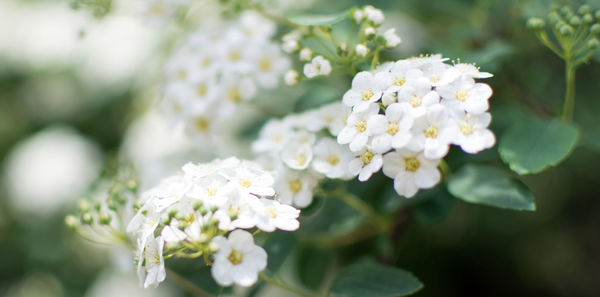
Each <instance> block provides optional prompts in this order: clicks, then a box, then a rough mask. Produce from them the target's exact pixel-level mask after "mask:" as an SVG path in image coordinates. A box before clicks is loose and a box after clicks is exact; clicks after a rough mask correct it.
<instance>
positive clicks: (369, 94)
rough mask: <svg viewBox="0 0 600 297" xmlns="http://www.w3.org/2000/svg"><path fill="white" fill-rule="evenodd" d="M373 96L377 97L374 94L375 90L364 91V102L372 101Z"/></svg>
mask: <svg viewBox="0 0 600 297" xmlns="http://www.w3.org/2000/svg"><path fill="white" fill-rule="evenodd" d="M373 95H375V93H373V90H371V89H368V90H364V91H363V92H362V100H363V101H369V100H371V97H373Z"/></svg>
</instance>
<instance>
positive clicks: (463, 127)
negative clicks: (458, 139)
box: [459, 123, 473, 135]
mask: <svg viewBox="0 0 600 297" xmlns="http://www.w3.org/2000/svg"><path fill="white" fill-rule="evenodd" d="M459 128H460V132H462V134H464V135H471V134H473V125H471V124H469V123H462V124H460V127H459Z"/></svg>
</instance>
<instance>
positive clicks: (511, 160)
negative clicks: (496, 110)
mask: <svg viewBox="0 0 600 297" xmlns="http://www.w3.org/2000/svg"><path fill="white" fill-rule="evenodd" d="M578 138H579V132H578V130H577V128H576V127H575V126H573V125H572V124H569V123H566V122H563V121H559V120H556V119H554V120H553V119H550V120H543V119H537V118H530V119H527V120H521V121H519V122H516V123H515V124H514V125H513V126H511V127H510V128H509V129H508V130H507V131H506V132H505V133H504V135H503V136H502V138H501V139H500V145H499V147H498V152H499V153H500V157H501V158H502V160H504V162H506V163H508V165H509V167H510V169H512V170H513V171H515V172H517V173H518V174H530V173H538V172H541V171H543V170H545V169H546V168H548V167H549V166H555V165H557V164H559V163H560V162H561V161H562V160H564V159H565V158H566V157H567V156H568V155H569V154H570V153H571V152H572V151H573V149H574V148H575V146H576V144H577V140H578Z"/></svg>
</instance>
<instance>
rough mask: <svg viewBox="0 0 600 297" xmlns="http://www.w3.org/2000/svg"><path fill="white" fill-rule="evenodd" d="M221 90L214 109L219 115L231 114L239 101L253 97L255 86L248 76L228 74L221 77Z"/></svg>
mask: <svg viewBox="0 0 600 297" xmlns="http://www.w3.org/2000/svg"><path fill="white" fill-rule="evenodd" d="M263 78H264V76H263ZM221 92H222V95H221V98H219V99H221V100H220V101H219V106H218V108H217V110H216V111H217V112H218V114H219V115H223V116H231V115H232V114H233V112H234V111H235V110H236V109H237V107H238V105H239V103H240V102H242V101H248V100H250V99H252V98H254V96H255V95H256V93H257V88H256V85H255V84H254V82H253V81H252V80H251V79H250V78H249V77H247V76H240V75H233V74H230V75H224V76H223V77H222V78H221Z"/></svg>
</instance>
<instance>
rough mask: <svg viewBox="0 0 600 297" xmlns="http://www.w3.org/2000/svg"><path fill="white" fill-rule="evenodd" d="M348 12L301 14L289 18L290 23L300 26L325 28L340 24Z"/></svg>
mask: <svg viewBox="0 0 600 297" xmlns="http://www.w3.org/2000/svg"><path fill="white" fill-rule="evenodd" d="M349 12H350V10H346V11H343V12H339V13H332V14H302V15H294V16H291V17H289V20H290V22H292V23H294V24H297V25H301V26H325V25H333V24H336V23H339V22H341V21H342V20H344V19H345V18H346V17H347V16H348V13H349Z"/></svg>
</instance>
